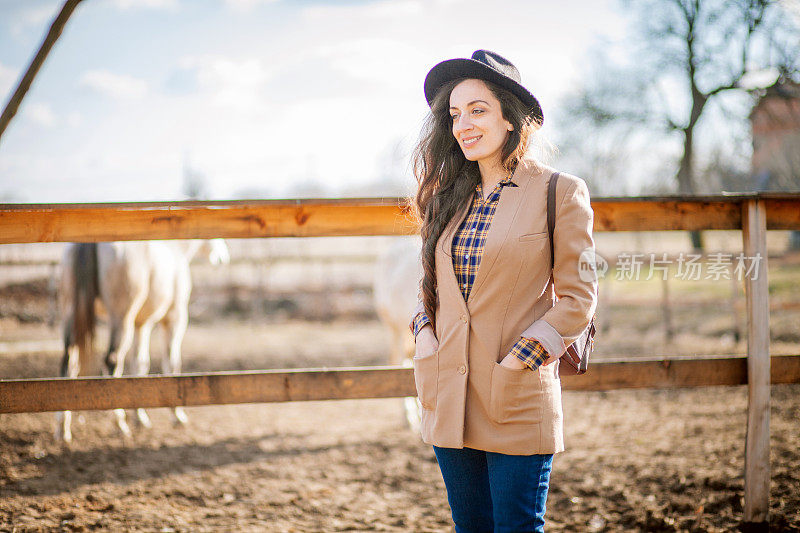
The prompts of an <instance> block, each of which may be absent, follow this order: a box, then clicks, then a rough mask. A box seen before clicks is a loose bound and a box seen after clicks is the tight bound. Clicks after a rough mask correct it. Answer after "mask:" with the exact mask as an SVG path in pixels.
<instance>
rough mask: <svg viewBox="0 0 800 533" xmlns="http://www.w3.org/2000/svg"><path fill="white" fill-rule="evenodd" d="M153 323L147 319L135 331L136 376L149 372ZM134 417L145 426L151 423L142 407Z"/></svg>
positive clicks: (149, 425) (147, 426) (150, 425)
mask: <svg viewBox="0 0 800 533" xmlns="http://www.w3.org/2000/svg"><path fill="white" fill-rule="evenodd" d="M153 326H155V324H154V323H153V322H152V321H151V320H148V321H147V322H145V323H144V324H142V325H141V326H140V327H139V328H138V329H137V331H136V339H137V340H136V342H137V346H136V367H135V369H134V374H135V375H137V376H146V375H147V374H148V372H150V335H151V333H152V332H153ZM136 418H137V419H138V421H139V423H140V424H141V425H142V426H143V427H146V428H150V427H152V426H153V424H152V423H151V422H150V417H149V416H147V412H146V411H145V410H144V409H143V408H141V407H140V408H138V409H137V410H136Z"/></svg>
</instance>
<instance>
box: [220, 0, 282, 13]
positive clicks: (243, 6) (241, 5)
mask: <svg viewBox="0 0 800 533" xmlns="http://www.w3.org/2000/svg"><path fill="white" fill-rule="evenodd" d="M223 1H224V3H225V5H226V6H228V7H230V8H233V9H235V10H238V11H250V10H251V9H253V8H255V7H258V6H260V5H262V4H272V3H274V2H276V1H277V0H223Z"/></svg>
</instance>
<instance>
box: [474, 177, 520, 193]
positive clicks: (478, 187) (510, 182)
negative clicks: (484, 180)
mask: <svg viewBox="0 0 800 533" xmlns="http://www.w3.org/2000/svg"><path fill="white" fill-rule="evenodd" d="M497 185H500V186H501V187H505V186H506V185H508V186H510V187H519V184H517V183H515V182H514V180H513V176H506V177H505V178H503V179H501V180H500V181H499V182H498V184H497ZM495 187H496V185H495ZM475 190H476V191H483V185H482V184H481V182H480V181H479V182H478V184H477V185H475Z"/></svg>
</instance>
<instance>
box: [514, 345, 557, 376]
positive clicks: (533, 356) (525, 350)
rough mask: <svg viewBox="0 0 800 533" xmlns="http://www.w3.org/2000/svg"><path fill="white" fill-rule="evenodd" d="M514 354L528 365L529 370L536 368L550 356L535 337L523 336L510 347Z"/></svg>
mask: <svg viewBox="0 0 800 533" xmlns="http://www.w3.org/2000/svg"><path fill="white" fill-rule="evenodd" d="M510 353H512V354H514V355H515V356H516V357H517V358H518V359H519V360H520V361H522V362H523V363H525V364H526V365H528V368H530V369H531V370H536V369H537V368H539V367H540V366H542V364H543V363H544V362H545V361H547V358H548V357H549V356H550V354H549V353H547V349H545V347H544V346H543V345H542V344H541V343H540V342H539V341H537V340H536V339H526V338H525V337H520V338H519V340H518V341H517V342H516V344H514V347H513V348H511V352H510Z"/></svg>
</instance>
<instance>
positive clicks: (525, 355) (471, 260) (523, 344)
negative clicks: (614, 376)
mask: <svg viewBox="0 0 800 533" xmlns="http://www.w3.org/2000/svg"><path fill="white" fill-rule="evenodd" d="M506 186H508V187H517V184H516V183H514V182H513V181H511V177H507V178H505V179H503V180H502V181H500V183H498V184H497V185H496V186H495V188H494V190H493V191H492V193H491V194H490V195H489V197H488V198H487V199H486V200H485V201H484V200H483V188H482V185H481V184H480V183H478V185H476V186H475V196H474V197H473V200H472V205H471V206H470V210H469V213H468V214H467V217H466V218H465V219H464V221H463V222H462V223H461V225H460V226H459V227H458V230H456V233H455V235H454V237H453V244H452V252H453V270H454V272H455V274H456V280H457V281H458V286H459V288H460V289H461V294H463V295H464V300H465V301H466V300H467V298H469V293H470V291H471V290H472V285H473V284H474V283H475V274H477V272H478V267H479V266H480V264H481V258H482V257H483V249H484V245H485V243H486V235H487V233H489V225H490V224H491V223H492V218H493V217H494V212H495V210H496V209H497V203H498V201H499V200H500V193H501V192H502V190H503V187H506ZM429 323H430V320H429V319H428V316H427V315H426V314H425V312H424V311H422V312H420V313H417V315H416V316H415V317H414V319H413V320H412V321H411V324H410V327H411V331H413V332H414V336H416V335H417V333H419V331H420V330H421V329H422V328H423V327H424V326H425V325H426V324H429ZM510 353H512V354H514V355H515V356H516V357H517V358H519V359H520V360H521V361H522V362H523V363H525V364H526V365H528V367H530V368H531V369H532V370H536V369H537V368H539V366H540V365H541V364H542V363H544V362H545V360H547V357H548V355H549V354H548V353H547V350H546V349H545V348H544V346H542V345H541V344H540V343H539V341H537V340H536V339H527V338H525V337H522V336H520V338H519V340H518V341H517V342H516V343H515V344H514V346H513V347H512V348H511V352H510Z"/></svg>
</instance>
